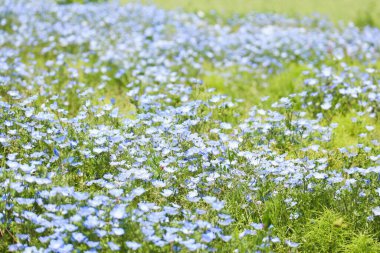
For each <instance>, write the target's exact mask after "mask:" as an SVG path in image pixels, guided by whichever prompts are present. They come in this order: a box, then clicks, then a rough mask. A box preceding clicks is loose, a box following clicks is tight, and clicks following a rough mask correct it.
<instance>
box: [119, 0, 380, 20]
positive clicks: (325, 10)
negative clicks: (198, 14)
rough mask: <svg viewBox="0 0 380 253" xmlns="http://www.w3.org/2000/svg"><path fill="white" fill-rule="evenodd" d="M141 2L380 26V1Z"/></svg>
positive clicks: (228, 12)
mask: <svg viewBox="0 0 380 253" xmlns="http://www.w3.org/2000/svg"><path fill="white" fill-rule="evenodd" d="M122 1H123V2H130V1H131V0H122ZM132 1H134V0H132ZM142 2H144V3H155V4H157V5H158V6H160V7H163V8H167V9H178V8H181V9H184V10H187V11H199V10H201V11H204V12H209V11H211V10H216V11H217V12H218V13H220V14H221V15H222V16H224V17H226V16H231V15H234V14H246V13H249V12H271V13H273V12H275V13H280V14H286V15H290V16H303V15H312V14H315V13H318V14H321V15H323V16H327V17H328V18H329V19H331V20H332V21H334V22H338V21H341V20H342V21H344V22H349V21H353V22H355V24H357V25H359V26H363V25H377V26H379V25H380V2H378V1H376V0H361V1H357V0H235V1H229V0H208V1H194V0H143V1H142Z"/></svg>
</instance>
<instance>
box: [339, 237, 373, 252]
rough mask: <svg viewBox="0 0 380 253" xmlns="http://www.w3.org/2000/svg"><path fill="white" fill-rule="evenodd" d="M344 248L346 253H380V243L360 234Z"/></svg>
mask: <svg viewBox="0 0 380 253" xmlns="http://www.w3.org/2000/svg"><path fill="white" fill-rule="evenodd" d="M343 248H344V250H343V251H344V252H345V253H376V252H380V243H379V242H378V241H375V240H374V239H373V238H372V237H371V236H369V235H365V234H359V235H357V236H356V237H354V238H353V239H352V240H351V243H349V244H347V245H345V246H344V247H343Z"/></svg>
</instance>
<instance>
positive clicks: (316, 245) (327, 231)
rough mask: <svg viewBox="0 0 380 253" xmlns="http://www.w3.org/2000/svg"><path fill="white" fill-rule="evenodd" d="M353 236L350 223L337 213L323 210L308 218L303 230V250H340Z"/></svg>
mask: <svg viewBox="0 0 380 253" xmlns="http://www.w3.org/2000/svg"><path fill="white" fill-rule="evenodd" d="M352 236H353V231H352V230H351V227H350V224H348V223H347V222H346V221H345V219H344V218H343V217H342V216H341V215H340V214H338V213H335V212H333V211H331V210H325V211H324V212H323V213H322V214H321V215H320V216H319V217H318V218H317V219H315V220H310V221H309V222H308V223H307V224H306V226H305V230H304V232H303V236H302V239H303V240H302V241H303V243H302V246H301V250H302V251H303V252H321V253H323V252H340V251H342V248H343V247H344V245H347V243H348V241H349V239H350V238H351V237H352Z"/></svg>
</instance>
